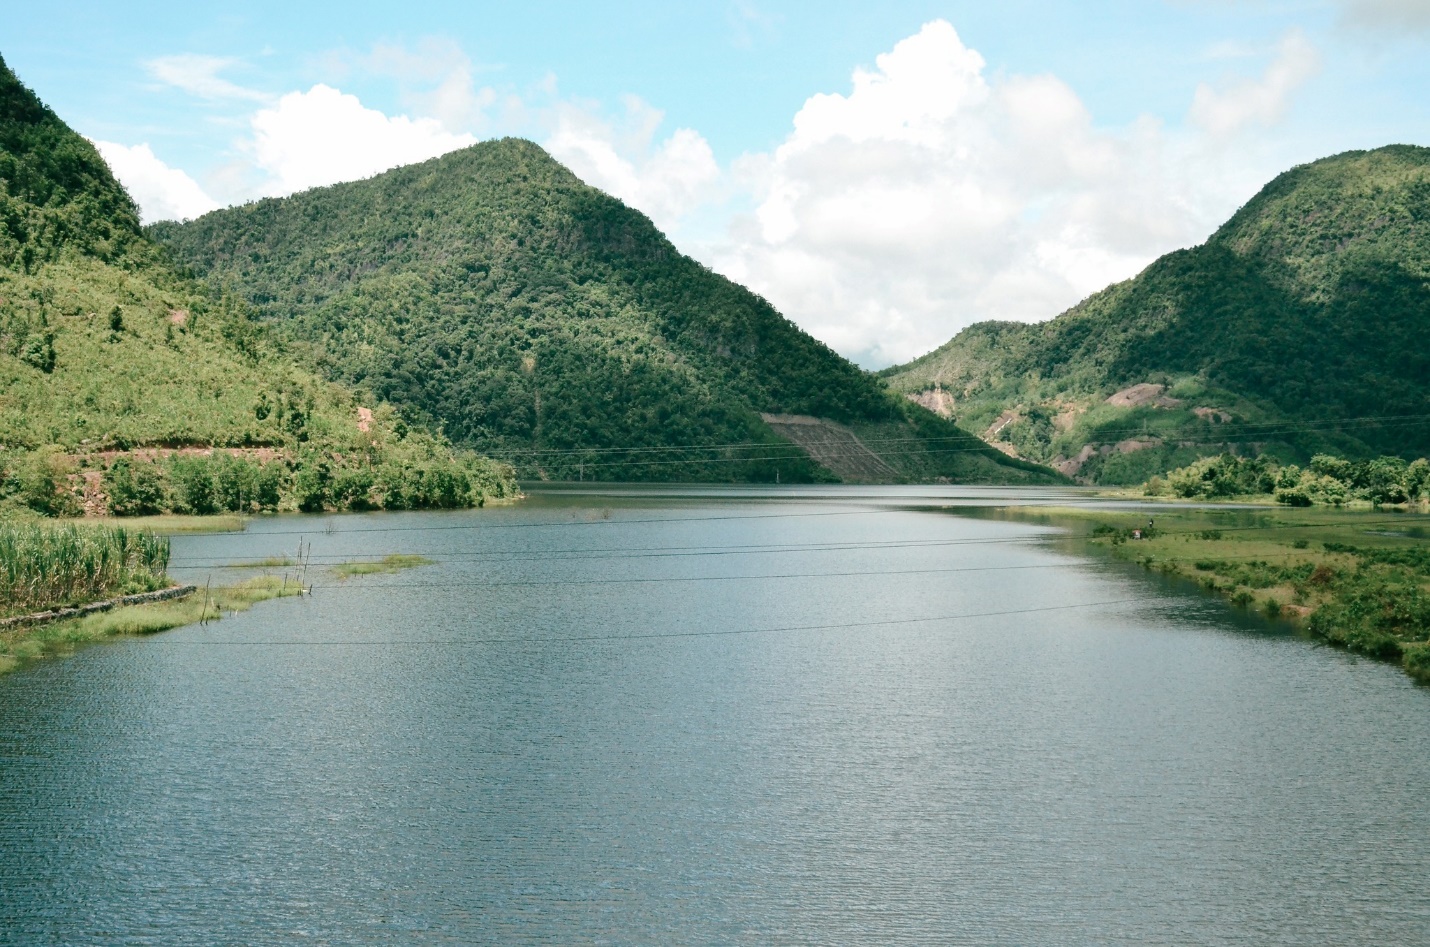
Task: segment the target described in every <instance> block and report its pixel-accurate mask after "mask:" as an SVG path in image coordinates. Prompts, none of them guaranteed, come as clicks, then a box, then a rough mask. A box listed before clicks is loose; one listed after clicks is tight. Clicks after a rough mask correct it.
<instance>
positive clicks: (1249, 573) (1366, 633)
mask: <svg viewBox="0 0 1430 947" xmlns="http://www.w3.org/2000/svg"><path fill="white" fill-rule="evenodd" d="M1004 512H1005V514H1006V515H1008V516H1009V518H1014V519H1029V518H1034V519H1038V520H1040V521H1044V522H1053V523H1057V524H1059V525H1066V526H1070V527H1071V528H1072V529H1073V530H1074V532H1075V533H1076V534H1078V535H1080V536H1082V537H1083V538H1084V539H1085V540H1086V542H1087V543H1088V545H1089V546H1090V547H1091V548H1093V549H1096V550H1101V551H1103V552H1104V553H1105V554H1108V555H1111V556H1114V557H1116V558H1119V559H1124V560H1128V561H1132V562H1136V563H1138V564H1140V565H1142V566H1143V567H1144V568H1147V569H1155V570H1157V571H1158V572H1161V573H1164V574H1168V575H1178V576H1183V577H1185V578H1188V579H1190V580H1193V581H1195V582H1197V583H1198V584H1200V585H1201V586H1202V587H1203V588H1205V589H1207V590H1209V591H1213V592H1217V593H1219V594H1221V595H1225V596H1227V597H1228V598H1229V599H1230V600H1231V601H1232V602H1234V603H1235V604H1237V605H1238V606H1241V607H1244V608H1255V609H1258V610H1260V611H1262V612H1264V613H1265V614H1266V615H1268V616H1270V617H1275V618H1280V619H1285V620H1288V621H1292V622H1295V623H1296V624H1297V625H1298V626H1300V627H1301V628H1303V629H1304V630H1305V631H1306V632H1307V633H1308V634H1310V635H1312V636H1314V637H1316V638H1318V639H1320V640H1323V641H1327V642H1329V643H1331V644H1334V645H1337V646H1339V647H1343V648H1346V649H1348V650H1351V651H1355V652H1357V653H1360V654H1366V655H1370V656H1373V657H1376V658H1380V659H1383V660H1386V661H1391V662H1394V663H1396V664H1399V665H1400V666H1401V667H1403V668H1404V669H1405V671H1406V672H1407V673H1408V674H1410V675H1411V676H1412V677H1414V678H1415V679H1416V680H1419V681H1422V682H1426V683H1430V516H1425V515H1423V514H1417V513H1413V512H1398V513H1393V512H1388V511H1385V510H1378V511H1377V510H1367V511H1355V510H1327V509H1312V510H1295V509H1230V508H1228V509H1220V510H1218V509H1211V510H1173V509H1162V510H1157V511H1156V512H1154V513H1151V514H1149V513H1147V512H1145V511H1140V512H1112V511H1101V510H1098V511H1093V510H1086V509H1053V508H1026V507H1024V508H1009V509H1008V510H1006V511H1004ZM1149 522H1150V523H1151V524H1152V525H1151V526H1150V528H1149Z"/></svg>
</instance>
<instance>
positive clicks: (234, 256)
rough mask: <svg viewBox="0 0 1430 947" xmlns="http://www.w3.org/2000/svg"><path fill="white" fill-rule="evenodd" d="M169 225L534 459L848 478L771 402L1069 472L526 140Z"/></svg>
mask: <svg viewBox="0 0 1430 947" xmlns="http://www.w3.org/2000/svg"><path fill="white" fill-rule="evenodd" d="M150 232H151V233H152V234H153V235H154V236H155V237H156V238H158V239H159V240H160V241H162V242H163V243H164V244H165V245H167V246H168V247H169V248H170V249H171V251H172V252H173V254H174V256H175V258H176V259H177V260H179V261H180V262H182V263H183V264H184V265H186V266H188V267H191V268H192V270H193V271H194V272H195V273H196V274H198V275H199V276H201V277H202V278H204V279H205V280H207V281H208V282H209V283H210V285H212V286H214V287H222V288H223V289H224V290H226V291H232V292H235V293H237V294H240V295H241V296H242V297H243V298H245V299H246V300H247V301H248V302H249V304H250V305H252V306H253V308H254V309H255V310H256V311H257V312H258V313H259V314H260V315H261V316H263V317H264V318H265V319H266V321H268V322H269V323H270V324H271V325H272V326H274V327H275V329H276V330H277V331H278V332H279V333H280V334H281V335H282V337H283V338H284V339H285V340H287V342H288V344H289V346H290V348H291V350H292V351H293V352H295V353H297V354H299V355H300V356H301V357H303V358H304V360H305V361H306V362H307V363H308V364H310V365H312V366H313V367H315V368H316V369H318V370H320V371H322V372H323V373H325V374H327V375H328V376H329V377H331V378H334V379H338V380H341V381H344V382H346V383H351V384H354V385H358V386H360V387H362V388H364V389H367V390H370V391H372V392H373V393H374V394H375V395H376V396H377V397H380V398H383V399H386V400H389V401H391V402H392V403H394V404H397V405H399V406H401V407H402V409H403V410H404V411H405V412H406V413H407V414H408V416H409V417H410V418H412V419H414V420H420V421H424V422H427V423H432V424H437V425H441V427H442V429H443V430H444V431H445V432H446V433H447V434H448V435H449V436H451V437H452V438H453V439H454V440H456V441H457V442H459V443H462V444H466V445H469V446H471V447H474V448H477V449H481V450H484V451H492V452H495V453H496V454H497V455H498V456H506V457H509V458H511V459H512V460H513V462H515V463H517V464H518V467H519V469H520V470H521V471H522V472H523V474H524V475H526V476H531V477H551V478H553V479H577V478H599V479H637V480H649V479H655V480H672V479H695V480H755V481H772V480H775V479H777V478H778V479H783V480H786V481H793V480H809V479H821V478H824V479H827V478H829V477H830V475H831V473H832V472H833V470H832V468H830V467H829V466H828V465H826V466H824V467H821V466H820V465H818V464H816V463H814V462H813V461H811V460H810V458H809V457H808V456H807V455H806V454H805V452H804V451H802V450H800V449H798V448H794V447H792V446H791V444H790V441H789V440H786V439H785V438H783V437H781V436H780V435H779V434H777V433H776V432H775V431H774V430H773V429H772V428H771V426H770V425H769V424H768V423H766V422H765V421H764V419H763V418H762V417H761V415H762V414H771V415H799V416H808V417H814V418H821V419H824V420H826V421H830V422H834V423H837V424H842V425H846V426H848V427H849V428H850V430H851V431H852V432H853V433H854V435H855V436H856V439H859V438H862V441H860V443H862V444H865V445H868V446H869V448H870V449H872V450H875V451H878V452H880V455H881V456H882V457H883V458H884V459H885V461H887V463H888V464H890V465H891V466H892V467H893V468H895V469H896V470H897V471H898V475H899V476H900V477H902V478H906V479H932V478H935V477H939V476H944V477H949V478H952V479H960V480H996V481H1008V480H1026V479H1030V478H1031V479H1035V480H1037V479H1047V477H1048V473H1047V472H1046V471H1039V470H1037V469H1035V468H1033V467H1031V466H1030V465H1026V464H1022V465H1020V464H1015V463H1009V462H1008V461H1007V459H1006V458H1004V457H1003V456H1002V455H1000V454H998V453H997V452H994V451H991V450H989V449H987V448H986V446H985V445H983V444H982V443H980V442H978V441H977V440H976V439H974V438H969V437H968V436H967V435H966V434H965V433H964V432H962V431H960V430H959V429H958V428H957V427H956V426H954V425H952V424H949V423H947V422H945V421H943V420H941V419H939V418H938V417H936V416H935V415H933V414H931V413H929V412H926V411H923V410H922V409H919V408H915V407H913V406H911V405H909V404H908V403H907V402H904V401H903V400H902V399H899V398H894V397H891V396H890V395H889V394H888V393H887V392H885V391H884V390H883V388H882V386H881V385H880V384H879V382H878V381H877V379H875V378H874V377H873V376H871V375H869V374H868V373H866V372H863V371H861V370H860V369H859V368H858V367H856V366H855V365H853V364H851V363H850V362H848V361H847V360H846V359H844V358H842V357H840V356H839V355H837V354H836V353H834V352H833V351H831V350H830V349H829V348H828V347H827V346H825V345H824V344H822V343H820V342H818V341H817V340H815V339H813V338H811V337H810V336H809V335H807V334H806V333H804V332H802V331H801V330H800V329H799V328H798V327H796V326H795V325H794V324H793V323H791V322H789V321H788V320H787V319H785V318H783V317H782V316H781V315H780V314H779V313H778V312H776V311H775V309H774V308H773V307H772V306H770V305H769V303H767V302H766V301H765V300H763V299H761V298H759V297H758V296H756V295H754V294H753V293H750V292H749V291H748V290H746V289H744V288H743V287H741V286H739V285H737V284H735V283H732V282H730V281H729V280H727V279H725V278H723V277H721V276H719V275H717V274H715V273H713V272H711V271H710V270H708V269H706V268H705V267H703V266H701V265H700V264H699V263H697V262H696V261H694V260H692V259H690V258H688V257H686V256H683V255H682V254H680V253H679V252H678V251H677V250H676V249H675V247H673V246H672V245H671V244H670V242H669V241H668V240H666V238H665V237H664V236H663V235H662V234H661V233H660V232H659V231H658V230H657V229H656V228H655V226H654V225H653V224H652V223H651V222H650V220H649V219H647V218H646V217H645V216H644V215H643V214H641V213H639V212H637V211H635V210H633V209H631V208H629V207H627V206H625V205H624V204H622V203H621V202H620V201H618V200H616V199H614V198H612V197H610V196H608V195H606V194H604V193H602V192H600V191H599V190H597V189H595V188H592V187H588V186H587V185H585V184H583V183H582V182H581V181H580V180H579V179H577V178H576V177H575V175H573V174H572V173H571V172H570V171H568V170H567V169H566V168H564V167H563V166H561V165H560V164H559V163H557V162H556V161H555V160H553V159H552V158H551V157H550V156H549V155H547V154H546V152H544V151H543V150H542V149H541V148H540V147H538V146H537V145H535V144H533V143H531V142H528V141H523V140H520V139H503V140H499V141H490V142H483V143H481V144H478V145H475V146H472V147H469V148H466V149H463V150H460V151H456V152H453V153H451V154H448V155H445V156H443V157H441V158H437V159H433V160H431V161H427V162H423V163H421V164H417V165H412V166H408V167H403V168H398V169H395V170H392V171H389V172H386V173H384V174H380V175H377V176H376V177H373V178H369V179H367V180H363V181H355V182H351V183H345V184H337V185H333V186H331V187H324V188H318V189H315V190H312V191H307V192H304V193H301V194H296V195H294V196H292V197H287V198H281V199H270V200H263V201H258V202H256V203H252V204H248V205H245V206H242V207H234V208H229V209H227V210H220V211H216V212H213V213H211V214H208V215H205V216H204V217H201V218H199V219H197V220H194V221H190V222H187V223H182V224H178V223H165V224H159V225H156V226H154V227H153V228H151V230H150ZM798 430H800V431H803V430H804V429H803V428H799V429H798ZM930 439H932V440H930ZM850 443H853V442H852V441H851V442H850ZM697 448H698V449H697ZM861 449H862V448H861ZM852 450H853V448H851V451H852ZM850 469H851V470H852V469H853V468H850ZM864 469H870V470H872V469H875V468H872V467H870V468H864Z"/></svg>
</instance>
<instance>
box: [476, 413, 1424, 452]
mask: <svg viewBox="0 0 1430 947" xmlns="http://www.w3.org/2000/svg"><path fill="white" fill-rule="evenodd" d="M1424 422H1430V414H1381V415H1363V416H1359V417H1350V418H1324V419H1321V420H1316V421H1292V420H1284V421H1239V422H1228V424H1227V426H1228V427H1232V428H1233V429H1234V430H1235V431H1236V432H1237V433H1241V434H1244V435H1247V436H1250V435H1252V434H1256V433H1259V434H1275V433H1294V432H1296V431H1300V430H1312V429H1317V428H1326V427H1329V428H1336V427H1344V426H1348V425H1352V424H1357V425H1359V424H1381V425H1386V424H1402V423H1404V424H1415V423H1424ZM1260 428H1265V429H1268V430H1266V431H1257V430H1256V429H1260ZM1095 433H1096V434H1098V435H1099V436H1100V437H1111V436H1115V435H1120V434H1126V435H1137V434H1143V435H1146V434H1148V433H1149V432H1148V431H1147V429H1146V428H1108V429H1103V430H1098V431H1096V432H1095ZM966 438H974V439H977V438H978V435H976V434H974V433H972V432H969V431H965V432H963V433H961V434H956V435H948V436H941V437H882V438H880V437H861V438H860V441H861V442H862V443H864V444H898V443H910V442H912V443H933V442H939V441H951V440H964V439H966ZM1207 443H1218V442H1216V441H1210V442H1207ZM788 446H798V445H796V444H793V442H787V443H784V444H781V443H776V442H772V441H737V442H730V443H725V444H680V445H665V446H650V447H595V446H591V447H490V448H482V451H483V453H486V454H488V455H490V456H493V457H497V458H498V459H505V458H510V457H512V456H513V455H516V456H522V457H536V456H540V457H542V458H546V457H558V456H562V455H565V456H573V455H584V454H615V453H656V452H669V451H705V450H739V449H743V448H784V447H788ZM984 446H985V447H986V446H988V445H987V444H986V443H985V444H984ZM970 449H971V450H977V449H978V448H970ZM914 453H916V452H914ZM688 462H690V463H698V462H700V461H698V460H694V461H688ZM631 463H640V461H632V462H631Z"/></svg>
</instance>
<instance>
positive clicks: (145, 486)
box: [103, 457, 166, 516]
mask: <svg viewBox="0 0 1430 947" xmlns="http://www.w3.org/2000/svg"><path fill="white" fill-rule="evenodd" d="M103 483H104V492H105V493H107V494H108V495H109V510H110V512H111V513H113V514H114V515H115V516H150V515H153V514H155V513H162V512H164V510H165V508H166V507H165V502H164V494H165V489H164V476H163V474H162V472H161V471H160V470H159V468H158V467H156V466H155V465H154V464H150V463H145V462H144V461H130V460H129V458H127V457H121V458H119V459H118V460H116V461H115V462H114V463H113V464H111V465H110V466H109V469H108V470H106V471H105V472H104V478H103Z"/></svg>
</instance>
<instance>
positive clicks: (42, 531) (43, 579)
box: [0, 522, 169, 618]
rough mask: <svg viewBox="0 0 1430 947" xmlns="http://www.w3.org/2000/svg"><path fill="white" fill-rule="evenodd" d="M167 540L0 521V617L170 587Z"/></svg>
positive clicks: (119, 530) (144, 534) (131, 532)
mask: <svg viewBox="0 0 1430 947" xmlns="http://www.w3.org/2000/svg"><path fill="white" fill-rule="evenodd" d="M168 566H169V540H168V539H167V538H166V537H163V536H157V535H155V534H154V533H151V532H145V531H136V530H128V529H124V528H122V527H114V526H90V525H84V526H78V525H57V524H52V523H7V522H0V618H4V617H8V616H11V615H22V614H25V613H28V612H35V611H39V610H41V609H46V608H53V607H56V606H64V605H78V604H83V603H86V602H91V601H96V600H99V599H104V598H109V597H113V596H120V595H131V594H134V593H137V592H151V591H154V590H155V589H160V588H163V587H165V586H166V585H167V584H168V579H167V576H166V574H165V570H167V569H168Z"/></svg>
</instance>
